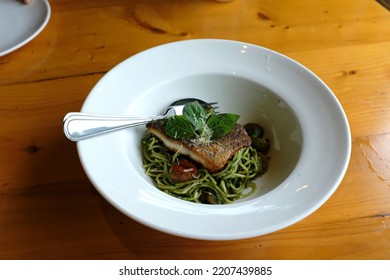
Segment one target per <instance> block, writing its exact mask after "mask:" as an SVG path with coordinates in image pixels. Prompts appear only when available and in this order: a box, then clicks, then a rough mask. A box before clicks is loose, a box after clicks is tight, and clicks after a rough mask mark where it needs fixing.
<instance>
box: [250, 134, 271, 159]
mask: <svg viewBox="0 0 390 280" xmlns="http://www.w3.org/2000/svg"><path fill="white" fill-rule="evenodd" d="M251 139H252V147H253V148H255V149H256V150H257V151H258V152H260V153H262V154H263V155H266V154H267V153H268V151H269V148H270V147H271V144H270V143H269V140H268V139H263V138H258V137H251Z"/></svg>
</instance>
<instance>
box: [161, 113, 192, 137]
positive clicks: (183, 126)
mask: <svg viewBox="0 0 390 280" xmlns="http://www.w3.org/2000/svg"><path fill="white" fill-rule="evenodd" d="M165 133H166V134H167V135H168V136H169V137H171V138H174V139H187V138H188V139H191V138H194V137H195V131H194V128H193V126H192V124H191V122H190V121H189V120H188V119H187V118H186V117H185V116H173V117H171V118H169V119H168V121H167V123H166V124H165Z"/></svg>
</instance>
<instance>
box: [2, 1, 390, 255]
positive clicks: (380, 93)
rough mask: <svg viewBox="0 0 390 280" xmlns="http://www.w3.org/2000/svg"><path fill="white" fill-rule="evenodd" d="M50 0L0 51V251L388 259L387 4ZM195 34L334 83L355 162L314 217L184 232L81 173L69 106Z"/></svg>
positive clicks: (78, 104) (389, 36)
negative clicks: (250, 232) (139, 60)
mask: <svg viewBox="0 0 390 280" xmlns="http://www.w3.org/2000/svg"><path fill="white" fill-rule="evenodd" d="M33 1H34V0H33ZM50 4H51V8H52V15H51V19H50V21H49V23H48V25H47V27H46V28H45V29H44V30H43V32H42V33H41V34H39V36H37V37H36V38H35V39H34V40H32V41H31V42H30V43H28V44H27V45H25V46H24V47H22V48H20V49H19V50H17V51H14V52H12V53H10V54H8V55H5V56H3V57H0V120H1V122H0V159H1V160H0V164H1V165H0V259H390V12H389V11H388V10H386V9H385V8H384V7H383V6H382V5H380V4H379V3H378V2H377V1H375V0H340V1H327V0H316V1H304V0H285V1H274V0H234V1H232V2H228V3H219V2H216V1H211V0H187V1H181V0H165V1H158V0H94V1H79V0H51V1H50ZM9 28H12V27H11V26H10V27H9ZM195 38H223V39H231V40H238V41H244V42H248V43H253V44H256V45H261V46H264V47H267V48H271V49H273V50H275V51H278V52H281V53H283V54H285V55H288V56H290V57H291V58H293V59H295V60H297V61H298V62H300V63H302V64H303V65H305V66H307V67H308V68H309V69H311V70H312V71H313V72H315V73H316V74H317V75H318V76H319V77H320V78H321V79H322V80H323V81H324V82H325V83H326V84H327V85H328V86H329V87H330V88H331V89H332V90H333V92H334V93H335V94H336V96H337V98H338V99H339V101H340V103H341V104H342V106H343V108H344V110H345V112H346V114H347V117H348V119H349V123H350V127H351V133H352V137H353V147H352V155H351V161H350V165H349V168H348V171H347V173H346V176H345V178H344V180H343V181H342V183H341V185H340V186H339V188H338V189H337V191H336V192H335V193H334V195H333V196H332V197H331V198H330V199H329V200H328V201H327V202H326V203H325V204H324V205H323V206H322V207H321V208H320V209H318V210H317V211H316V212H314V213H313V214H312V215H310V216H309V217H307V218H306V219H304V220H302V221H300V222H299V223H297V224H295V225H292V226H290V227H288V228H285V229H283V230H280V231H278V232H275V233H272V234H268V235H265V236H260V237H256V238H251V239H244V240H237V241H200V240H192V239H186V238H180V237H175V236H171V235H168V234H165V233H161V232H158V231H155V230H153V229H150V228H148V227H146V226H143V225H141V224H139V223H137V222H135V221H133V220H131V219H130V218H127V217H126V216H124V215H123V214H121V213H120V212H119V211H118V210H116V209H115V208H114V207H112V206H111V205H110V204H109V203H108V202H107V201H106V200H105V199H104V198H103V197H101V196H100V195H99V194H98V193H97V191H96V190H95V189H94V187H93V186H92V184H91V183H90V181H89V180H88V179H87V177H86V175H85V173H84V171H83V169H82V167H81V164H80V161H79V158H78V155H77V151H76V146H75V144H74V143H72V142H70V141H68V140H67V139H66V138H65V137H64V135H63V132H62V118H63V116H64V115H65V114H66V113H67V112H69V111H78V110H80V108H81V106H82V104H83V102H84V99H85V98H86V96H87V95H88V93H89V91H90V90H91V89H92V87H93V86H94V84H95V83H96V82H97V81H98V80H99V79H100V78H101V77H102V76H103V75H104V74H105V73H106V72H107V71H108V70H110V69H111V68H112V67H113V66H115V65H116V64H118V63H119V62H121V61H122V60H124V59H126V58H128V57H129V56H132V55H134V54H136V53H138V52H140V51H143V50H145V49H148V48H150V47H154V46H158V45H161V44H164V43H168V42H174V41H180V40H186V39H195Z"/></svg>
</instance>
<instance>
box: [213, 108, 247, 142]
mask: <svg viewBox="0 0 390 280" xmlns="http://www.w3.org/2000/svg"><path fill="white" fill-rule="evenodd" d="M239 118H240V116H239V115H236V114H218V115H213V116H211V117H210V118H209V119H208V120H207V122H206V124H207V126H208V127H209V129H210V130H211V131H212V132H213V134H212V137H211V139H212V140H215V139H218V138H220V137H222V136H224V135H226V134H228V133H229V132H230V131H231V130H232V129H233V128H234V126H235V125H236V123H237V121H238V119H239Z"/></svg>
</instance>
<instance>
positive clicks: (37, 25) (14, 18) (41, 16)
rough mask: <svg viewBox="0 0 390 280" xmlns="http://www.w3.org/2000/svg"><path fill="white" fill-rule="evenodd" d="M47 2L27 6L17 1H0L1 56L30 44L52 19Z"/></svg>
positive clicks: (43, 0) (37, 1) (44, 0)
mask: <svg viewBox="0 0 390 280" xmlns="http://www.w3.org/2000/svg"><path fill="white" fill-rule="evenodd" d="M50 13H51V10H50V5H49V2H48V1H47V0H33V1H32V2H31V4H28V5H25V4H22V3H20V2H19V1H17V0H0V38H1V39H0V56H3V55H6V54H8V53H10V52H12V51H14V50H16V49H18V48H20V47H22V46H24V45H25V44H27V43H28V42H30V41H31V40H32V39H34V38H35V37H36V36H37V35H38V34H39V33H40V32H41V31H42V30H43V29H44V28H45V26H46V24H47V23H48V21H49V18H50Z"/></svg>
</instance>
